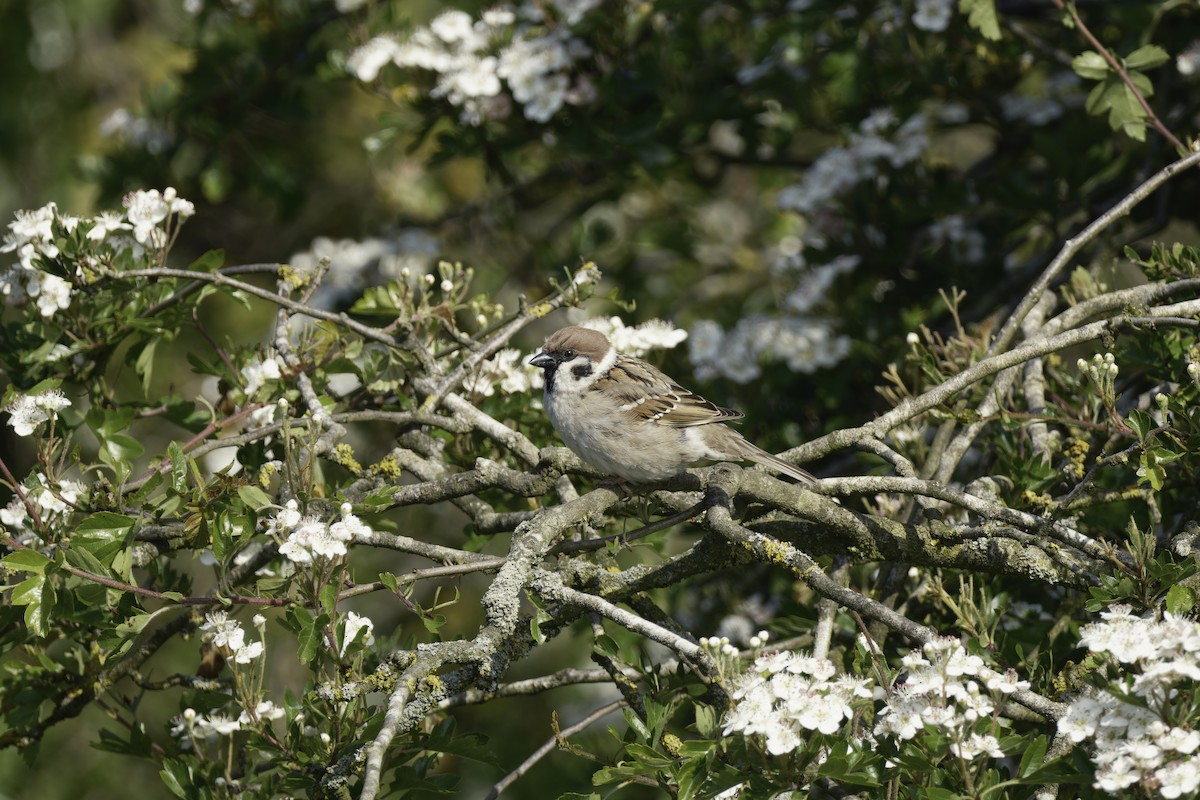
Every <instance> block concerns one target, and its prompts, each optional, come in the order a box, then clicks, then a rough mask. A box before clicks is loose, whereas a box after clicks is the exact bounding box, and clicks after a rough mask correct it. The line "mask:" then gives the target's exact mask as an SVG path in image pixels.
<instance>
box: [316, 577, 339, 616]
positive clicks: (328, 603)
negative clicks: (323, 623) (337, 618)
mask: <svg viewBox="0 0 1200 800" xmlns="http://www.w3.org/2000/svg"><path fill="white" fill-rule="evenodd" d="M337 597H338V587H337V584H336V583H327V584H325V585H324V586H322V587H321V594H320V598H319V599H320V603H321V610H322V611H324V612H325V613H326V614H328V615H329V618H330V619H332V618H333V612H334V610H335V609H336V608H337Z"/></svg>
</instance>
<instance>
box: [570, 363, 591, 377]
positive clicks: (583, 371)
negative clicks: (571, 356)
mask: <svg viewBox="0 0 1200 800" xmlns="http://www.w3.org/2000/svg"><path fill="white" fill-rule="evenodd" d="M571 374H572V375H574V376H575V377H576V379H578V380H583V379H584V378H586V377H587V376H588V375H591V374H592V367H591V365H590V364H580V365H579V366H577V367H571Z"/></svg>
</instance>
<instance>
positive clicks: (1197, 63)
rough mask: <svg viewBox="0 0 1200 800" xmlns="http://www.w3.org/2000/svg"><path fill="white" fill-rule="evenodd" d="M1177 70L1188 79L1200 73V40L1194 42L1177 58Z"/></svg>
mask: <svg viewBox="0 0 1200 800" xmlns="http://www.w3.org/2000/svg"><path fill="white" fill-rule="evenodd" d="M1175 69H1177V70H1179V74H1180V75H1183V76H1185V77H1188V78H1191V77H1193V76H1195V75H1196V74H1198V73H1200V39H1196V40H1194V41H1193V42H1192V43H1191V44H1189V45H1188V46H1187V47H1185V48H1184V49H1183V50H1181V51H1180V52H1179V55H1177V56H1175Z"/></svg>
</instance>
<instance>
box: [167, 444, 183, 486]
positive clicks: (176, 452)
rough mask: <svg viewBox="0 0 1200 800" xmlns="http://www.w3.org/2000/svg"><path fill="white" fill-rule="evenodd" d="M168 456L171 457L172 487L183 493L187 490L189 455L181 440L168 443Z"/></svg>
mask: <svg viewBox="0 0 1200 800" xmlns="http://www.w3.org/2000/svg"><path fill="white" fill-rule="evenodd" d="M167 456H168V457H169V458H170V459H171V487H172V488H173V489H175V491H177V492H179V493H180V494H183V493H184V492H186V491H187V456H186V455H184V453H183V448H182V447H180V446H179V442H171V443H170V444H169V445H167Z"/></svg>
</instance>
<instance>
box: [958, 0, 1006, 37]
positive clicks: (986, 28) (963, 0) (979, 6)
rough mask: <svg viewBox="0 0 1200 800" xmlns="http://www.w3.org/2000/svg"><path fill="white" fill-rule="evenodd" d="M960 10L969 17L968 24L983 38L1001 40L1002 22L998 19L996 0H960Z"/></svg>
mask: <svg viewBox="0 0 1200 800" xmlns="http://www.w3.org/2000/svg"><path fill="white" fill-rule="evenodd" d="M958 10H959V11H961V12H962V13H964V14H966V15H967V24H968V25H970V26H971V27H972V28H974V29H975V30H977V31H979V33H980V34H982V36H983V38H985V39H989V40H991V41H993V42H994V41H997V40H999V38H1000V20H999V19H997V17H996V3H995V0H958Z"/></svg>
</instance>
